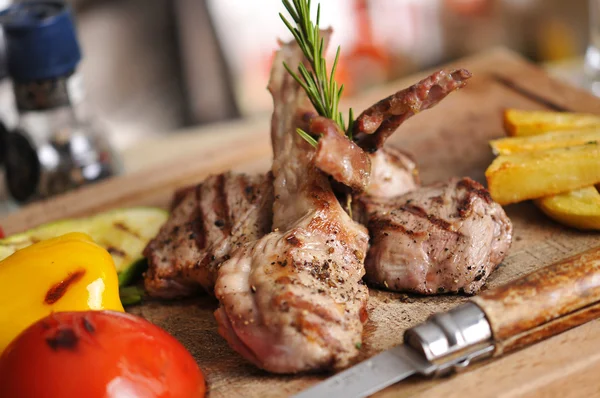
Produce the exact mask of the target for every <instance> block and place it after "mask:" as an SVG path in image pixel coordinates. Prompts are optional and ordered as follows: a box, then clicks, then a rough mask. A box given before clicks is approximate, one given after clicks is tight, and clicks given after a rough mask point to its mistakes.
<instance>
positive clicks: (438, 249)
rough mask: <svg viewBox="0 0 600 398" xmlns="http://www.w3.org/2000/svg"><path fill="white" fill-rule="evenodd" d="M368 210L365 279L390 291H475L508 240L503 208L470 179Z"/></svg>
mask: <svg viewBox="0 0 600 398" xmlns="http://www.w3.org/2000/svg"><path fill="white" fill-rule="evenodd" d="M367 211H368V212H369V214H370V215H369V231H370V232H371V237H372V240H371V248H370V249H369V252H368V254H367V260H366V263H365V267H366V270H367V280H368V281H369V282H371V283H374V284H376V285H380V286H384V287H386V288H388V289H390V290H397V291H408V292H415V293H422V294H435V293H446V292H458V291H464V292H465V293H469V294H475V293H477V291H479V289H480V288H481V286H483V284H484V283H485V281H486V279H487V277H488V276H489V275H490V273H491V272H492V271H493V270H494V269H495V268H496V266H497V265H498V264H499V263H500V262H501V261H502V260H503V259H504V256H505V255H506V253H507V251H508V249H509V247H510V244H511V239H512V224H511V222H510V220H509V219H508V217H507V216H506V214H505V213H504V210H503V209H502V207H501V206H500V205H498V204H497V203H495V202H493V201H492V199H491V197H490V195H489V193H488V192H487V190H486V189H485V188H484V187H483V186H481V185H480V184H479V183H477V182H475V181H473V180H471V179H470V178H461V179H458V178H453V179H451V180H450V181H449V182H447V183H443V184H435V185H431V186H427V187H423V188H419V189H417V190H415V191H412V192H409V193H407V194H405V195H402V196H399V197H397V198H393V199H388V200H379V201H377V200H374V201H372V202H371V203H369V204H368V205H367Z"/></svg>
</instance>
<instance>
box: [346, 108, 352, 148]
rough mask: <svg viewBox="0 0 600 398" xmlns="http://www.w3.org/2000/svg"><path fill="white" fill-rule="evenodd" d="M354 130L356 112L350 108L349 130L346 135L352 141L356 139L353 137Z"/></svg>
mask: <svg viewBox="0 0 600 398" xmlns="http://www.w3.org/2000/svg"><path fill="white" fill-rule="evenodd" d="M353 129H354V110H353V109H352V108H350V110H349V111H348V130H346V135H347V136H348V138H349V139H350V141H352V140H353V139H354V137H353V136H352V131H353Z"/></svg>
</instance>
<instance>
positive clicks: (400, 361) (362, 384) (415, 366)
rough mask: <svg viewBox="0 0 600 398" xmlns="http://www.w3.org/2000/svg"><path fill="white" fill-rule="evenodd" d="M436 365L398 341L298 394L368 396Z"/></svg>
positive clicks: (327, 397) (302, 396) (313, 397)
mask: <svg viewBox="0 0 600 398" xmlns="http://www.w3.org/2000/svg"><path fill="white" fill-rule="evenodd" d="M434 367H435V366H434V365H432V364H431V363H429V361H427V360H425V359H424V358H423V357H422V356H421V355H419V354H418V353H416V352H415V351H413V350H412V349H411V348H409V347H407V346H405V345H399V346H397V347H394V348H392V349H390V350H388V351H385V352H382V353H381V354H378V355H375V356H374V357H372V358H370V359H368V360H366V361H364V362H362V363H360V364H359V365H356V366H353V367H351V368H349V369H347V370H345V371H343V372H340V373H338V374H337V375H335V376H334V377H331V378H329V379H327V380H325V381H324V382H322V383H320V384H318V385H317V386H315V387H313V388H310V389H308V390H305V391H303V392H301V393H300V394H298V395H295V397H297V398H333V397H342V396H343V397H366V396H369V395H371V394H374V393H376V392H377V391H380V390H382V389H384V388H386V387H388V386H391V385H392V384H395V383H397V382H399V381H401V380H403V379H405V378H407V377H409V376H412V375H413V374H415V373H420V374H429V373H430V372H432V371H433V368H434Z"/></svg>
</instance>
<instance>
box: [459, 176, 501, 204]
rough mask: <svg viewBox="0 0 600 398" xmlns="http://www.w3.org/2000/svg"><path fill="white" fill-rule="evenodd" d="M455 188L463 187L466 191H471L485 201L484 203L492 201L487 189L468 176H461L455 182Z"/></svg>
mask: <svg viewBox="0 0 600 398" xmlns="http://www.w3.org/2000/svg"><path fill="white" fill-rule="evenodd" d="M456 187H457V188H464V189H465V190H466V191H467V192H469V193H473V194H475V195H477V196H479V197H480V198H481V199H483V200H484V201H485V203H493V200H492V196H491V195H490V193H489V192H488V190H487V189H485V188H484V187H483V185H481V184H480V183H478V182H477V181H473V180H472V179H470V178H468V177H467V178H462V179H461V180H460V181H458V182H457V183H456Z"/></svg>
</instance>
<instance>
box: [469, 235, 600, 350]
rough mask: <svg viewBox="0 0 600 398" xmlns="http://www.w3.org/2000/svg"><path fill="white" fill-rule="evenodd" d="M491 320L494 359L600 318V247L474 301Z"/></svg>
mask: <svg viewBox="0 0 600 398" xmlns="http://www.w3.org/2000/svg"><path fill="white" fill-rule="evenodd" d="M471 301H472V302H474V303H475V304H476V305H477V306H478V307H479V308H480V309H481V310H483V312H484V313H485V317H486V318H487V320H488V322H489V324H490V327H491V331H492V338H493V340H494V344H495V351H494V356H497V355H501V354H503V353H505V352H508V351H512V350H515V349H519V348H521V347H525V346H527V345H530V344H532V343H535V342H536V341H539V340H543V339H545V338H548V337H551V336H554V335H556V334H559V333H561V332H563V331H565V330H568V329H571V328H573V327H575V326H578V325H581V324H583V323H586V322H588V321H591V320H593V319H595V318H598V317H600V247H597V248H594V249H591V250H588V251H586V252H584V253H582V254H579V255H577V256H574V257H570V258H568V259H566V260H563V261H560V262H557V263H554V264H552V265H549V266H547V267H545V268H542V269H540V270H538V271H536V272H533V273H531V274H529V275H527V276H525V277H523V278H520V279H517V280H515V281H513V282H511V283H509V284H507V285H504V286H500V287H498V288H494V289H491V290H487V291H485V292H483V293H481V294H480V295H479V296H476V297H473V298H472V299H471Z"/></svg>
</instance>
